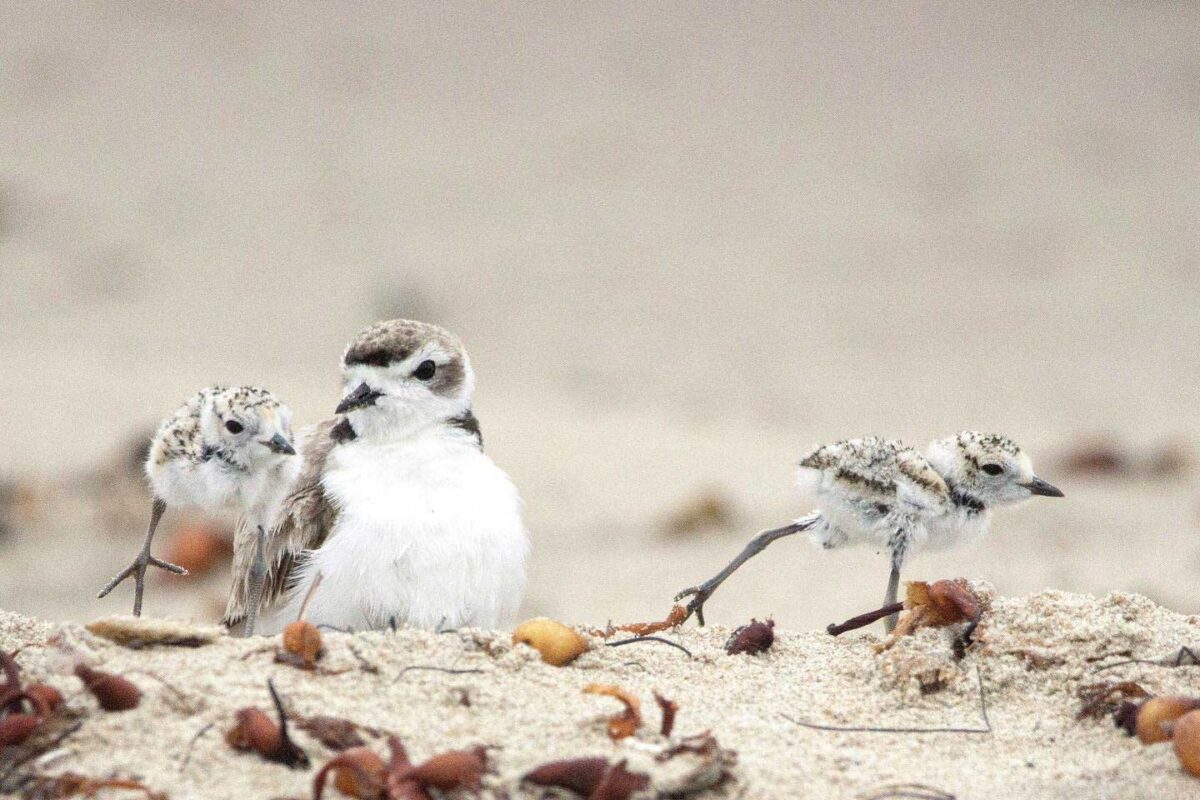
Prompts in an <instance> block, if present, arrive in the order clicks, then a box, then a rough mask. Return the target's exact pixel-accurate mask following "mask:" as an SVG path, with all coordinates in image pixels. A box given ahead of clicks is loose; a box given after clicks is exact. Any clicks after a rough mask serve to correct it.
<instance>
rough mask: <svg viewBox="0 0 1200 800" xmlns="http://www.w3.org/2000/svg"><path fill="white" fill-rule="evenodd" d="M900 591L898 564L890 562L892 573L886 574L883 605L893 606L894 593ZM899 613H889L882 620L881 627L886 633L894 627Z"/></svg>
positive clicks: (894, 601)
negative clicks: (885, 591) (885, 592)
mask: <svg viewBox="0 0 1200 800" xmlns="http://www.w3.org/2000/svg"><path fill="white" fill-rule="evenodd" d="M899 592H900V565H899V564H897V563H896V562H894V561H893V562H892V574H891V575H889V576H888V585H887V594H885V595H884V596H883V605H884V606H885V607H887V606H893V605H895V604H896V595H897V594H899ZM899 616H900V615H899V613H893V614H889V615H888V616H887V618H886V619H884V621H883V629H884V631H886V632H887V633H891V632H892V631H893V630H895V628H896V619H897V618H898V617H899Z"/></svg>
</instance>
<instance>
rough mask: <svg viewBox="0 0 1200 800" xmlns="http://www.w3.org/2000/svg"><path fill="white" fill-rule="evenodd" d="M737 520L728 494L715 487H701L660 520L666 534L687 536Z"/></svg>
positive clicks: (725, 526)
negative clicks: (701, 488)
mask: <svg viewBox="0 0 1200 800" xmlns="http://www.w3.org/2000/svg"><path fill="white" fill-rule="evenodd" d="M736 521H737V511H736V507H735V504H734V502H733V500H732V498H730V496H729V495H728V494H727V493H726V492H724V491H722V490H720V489H717V488H708V489H703V490H701V491H700V492H698V493H696V494H695V495H694V496H693V497H691V498H689V499H687V500H685V501H684V502H682V503H680V505H679V507H678V508H676V509H675V510H674V511H672V512H671V513H670V514H668V515H667V516H666V517H665V518H664V519H663V522H662V531H663V533H665V534H666V535H668V536H687V535H688V534H692V533H696V532H697V531H703V530H707V529H713V528H727V527H729V526H731V525H733V524H734V522H736Z"/></svg>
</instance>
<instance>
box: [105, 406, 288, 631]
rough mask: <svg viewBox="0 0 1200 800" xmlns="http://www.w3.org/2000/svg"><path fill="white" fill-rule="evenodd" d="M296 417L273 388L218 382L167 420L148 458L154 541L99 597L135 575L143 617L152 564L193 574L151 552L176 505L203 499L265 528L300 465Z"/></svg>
mask: <svg viewBox="0 0 1200 800" xmlns="http://www.w3.org/2000/svg"><path fill="white" fill-rule="evenodd" d="M291 416H292V415H291V411H289V410H288V407H287V406H285V405H284V404H283V403H280V402H279V401H278V400H276V399H275V397H274V396H273V395H272V394H271V393H270V392H268V391H266V390H265V389H257V388H254V387H252V386H234V387H230V388H226V387H224V386H213V387H210V388H207V389H202V390H200V392H198V393H197V394H196V395H194V396H193V397H192V398H191V399H189V400H188V401H187V402H186V403H184V404H183V405H182V406H180V407H179V409H178V410H176V411H175V413H174V414H172V415H171V416H169V417H167V418H166V419H165V420H163V422H162V424H161V425H160V426H159V428H158V432H157V433H155V434H154V439H153V440H152V441H151V443H150V453H149V455H148V456H147V458H146V475H147V477H149V479H150V485H151V487H152V489H153V491H154V502H153V504H152V506H151V511H150V527H149V530H147V531H146V541H145V543H144V544H143V545H142V551H141V552H140V553H139V554H138V556H137V558H136V559H134V561H133V563H132V564H130V565H129V566H128V567H126V568H125V569H124V570H122V571H121V572H120V573H118V574H117V576H116V577H115V578H113V579H112V580H111V581H110V582H109V583H108V585H107V586H105V587H104V588H103V589H102V590H101V591H100V595H99V596H100V597H104V596H105V595H106V594H108V593H109V592H111V591H112V590H113V589H114V588H116V586H117V584H119V583H121V582H122V581H124V580H125V579H126V578H128V577H129V576H130V575H132V576H133V580H134V585H135V588H134V595H133V613H134V615H135V616H140V615H141V613H142V594H143V592H144V590H145V580H146V569H147V567H149V566H155V567H161V568H162V569H165V570H169V571H170V572H175V573H178V574H180V575H184V574H186V572H187V571H186V570H185V569H183V568H182V567H179V566H176V565H175V564H170V563H168V562H166V561H162V560H160V559H158V558H155V557H154V556H152V555H150V544H151V542H152V541H153V539H154V530H155V528H157V527H158V522H159V520H160V519H161V518H162V515H163V512H165V511H166V510H167V506H168V505H173V506H189V505H192V506H200V507H201V508H204V509H206V510H208V511H211V512H219V511H224V510H228V509H233V510H236V511H237V512H239V514H240V517H241V519H240V520H239V522H238V525H239V527H240V528H243V529H245V528H249V529H250V530H251V531H260V532H261V531H262V530H263V528H264V526H265V527H269V526H270V525H271V521H272V516H273V514H274V513H275V512H276V511H277V510H278V508H279V504H280V502H282V500H283V498H284V496H285V495H286V494H287V492H288V490H289V489H290V487H291V485H292V482H293V481H294V480H295V478H296V475H297V473H298V472H299V466H300V465H299V459H298V458H296V451H295V449H294V448H293V447H292V443H291ZM259 538H261V533H260V534H259Z"/></svg>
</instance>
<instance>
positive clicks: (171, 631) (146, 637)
mask: <svg viewBox="0 0 1200 800" xmlns="http://www.w3.org/2000/svg"><path fill="white" fill-rule="evenodd" d="M87 629H88V630H89V631H91V632H92V633H94V634H95V635H97V636H100V637H102V638H104V639H108V640H109V641H111V642H116V643H117V644H119V645H121V646H122V647H128V648H131V649H134V650H137V649H140V648H143V647H153V646H155V645H164V646H172V647H201V646H203V645H206V644H212V643H213V642H215V641H216V640H217V639H219V638H221V637H222V636H224V635H225V629H224V628H222V627H221V626H219V625H197V624H195V623H192V622H180V621H177V620H170V619H151V618H150V617H132V616H124V615H122V616H116V617H105V618H104V619H98V620H96V621H95V622H90V623H88V625H87Z"/></svg>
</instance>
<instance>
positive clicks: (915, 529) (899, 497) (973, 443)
mask: <svg viewBox="0 0 1200 800" xmlns="http://www.w3.org/2000/svg"><path fill="white" fill-rule="evenodd" d="M799 472H800V475H799V477H800V483H801V485H802V487H803V488H805V489H807V490H809V491H810V492H812V493H813V494H815V496H816V498H817V501H818V504H819V509H818V510H816V511H813V512H812V513H810V514H808V515H806V516H803V517H800V518H799V519H797V520H795V521H794V522H792V523H790V524H788V525H784V526H783V527H781V528H773V529H771V530H766V531H763V532H762V533H760V534H759V535H758V536H756V537H755V538H754V539H753V540H751V542H750V543H749V544H748V545H746V548H745V549H744V550H742V552H741V553H740V554H738V557H737V558H735V559H734V560H733V561H732V562H730V563H729V565H728V566H726V567H725V569H723V570H721V571H720V572H719V573H717V574H716V575H715V576H713V577H712V578H711V579H709V580H708V581H706V582H705V583H702V584H700V585H699V586H693V587H691V588H689V589H684V590H683V591H682V592H680V593H679V594H678V595H677V596H676V598H675V599H676V600H680V599H682V598H684V597H687V596H689V595H690V596H691V597H692V599H691V601H690V602H689V603H688V612H689V614H691V613H692V612H695V614H696V617H697V619H698V620H699V622H700V624H701V625H703V624H704V603H705V602H706V601H707V600H708V598H709V597H711V596H712V593H713V592H715V591H716V589H717V587H718V586H720V585H721V584H722V583H723V582H724V581H725V579H726V578H728V577H729V576H730V575H732V574H733V573H734V572H735V571H736V570H737V568H738V567H740V566H741V565H742V564H744V563H745V562H746V561H748V560H750V559H751V558H752V557H754V556H755V555H757V554H758V553H760V552H761V551H762V550H763V549H764V548H766V546H767V545H769V544H770V543H771V542H773V541H775V540H776V539H781V538H783V537H784V536H791V535H792V534H794V533H800V532H801V531H806V532H807V534H808V537H809V539H811V540H812V541H813V542H814V543H816V544H819V545H821V546H822V547H824V548H826V549H831V548H834V547H839V546H841V545H844V544H871V545H875V546H877V547H881V548H884V549H886V550H887V552H888V554H889V556H890V558H891V563H892V573H891V576H890V578H889V579H888V588H887V594H886V596H885V599H884V605H891V604H893V603H895V601H896V594H897V591H898V589H899V586H900V567H901V566H902V565H903V564H904V559H905V558H906V557H907V556H909V555H911V554H913V553H916V552H919V551H921V550H926V549H928V550H938V549H945V548H948V547H951V546H953V545H956V544H960V543H963V542H967V541H971V540H973V539H976V538H978V537H980V536H982V535H983V534H984V533H986V531H987V527H988V522H989V519H990V516H991V509H992V508H994V507H996V506H1003V505H1010V504H1012V503H1017V502H1020V501H1021V500H1025V499H1027V498H1029V497H1032V496H1033V495H1043V496H1046V497H1062V496H1063V493H1062V492H1061V491H1059V490H1058V489H1056V488H1055V487H1053V486H1051V485H1050V484H1048V483H1046V482H1045V481H1043V480H1042V479H1041V478H1039V477H1037V476H1036V475H1034V474H1033V465H1032V464H1031V463H1030V461H1029V456H1027V455H1025V454H1024V453H1023V452H1021V449H1020V448H1019V447H1017V446H1016V445H1015V444H1014V443H1013V442H1012V440H1010V439H1008V438H1006V437H1004V436H997V435H993V434H983V433H976V432H974V431H964V432H963V433H960V434H958V435H957V436H950V437H947V438H945V439H939V440H937V441H935V442H933V443H932V444H931V445H929V447H928V449H927V450H926V453H925V455H921V454H920V453H918V452H917V451H916V450H913V449H912V448H910V447H907V446H905V445H904V444H903V443H902V442H898V441H891V440H884V439H876V438H874V437H871V438H866V439H851V440H848V441H844V442H838V443H836V444H830V445H824V446H822V447H818V448H817V449H816V450H814V451H813V452H811V453H809V454H808V455H807V456H805V457H804V459H803V460H801V462H800V470H799ZM894 624H895V622H894V617H892V618H889V620H888V622H887V623H886V625H887V627H888V630H889V631H890V630H891V628H892V626H893V625H894Z"/></svg>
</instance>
